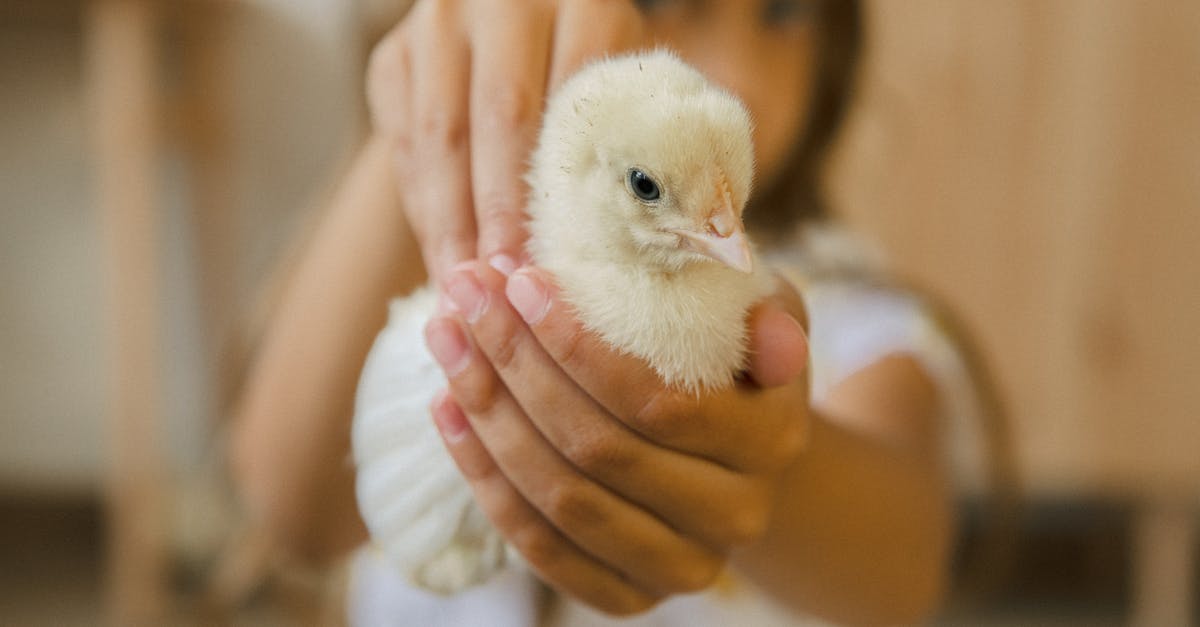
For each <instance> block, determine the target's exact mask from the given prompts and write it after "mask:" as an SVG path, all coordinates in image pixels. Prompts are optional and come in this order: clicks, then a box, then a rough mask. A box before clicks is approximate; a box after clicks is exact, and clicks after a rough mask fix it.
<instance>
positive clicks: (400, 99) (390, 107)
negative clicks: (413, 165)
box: [367, 24, 412, 148]
mask: <svg viewBox="0 0 1200 627" xmlns="http://www.w3.org/2000/svg"><path fill="white" fill-rule="evenodd" d="M408 41H409V40H408V38H407V31H406V29H405V28H404V24H401V25H400V26H397V27H396V28H394V29H392V31H391V32H390V33H388V34H387V36H386V37H384V38H383V39H382V40H381V41H380V42H379V44H377V45H376V46H375V48H374V50H372V51H371V59H370V61H369V62H368V64H367V102H368V104H369V105H370V106H369V109H370V111H371V125H372V127H373V128H374V129H375V130H377V131H379V132H380V133H382V134H383V135H385V136H387V137H388V138H389V139H391V140H393V141H395V142H397V143H403V144H404V145H403V146H397V148H404V147H406V145H407V134H408V128H407V127H408V121H409V100H410V98H409V96H410V95H411V94H412V59H411V58H410V56H409V49H408Z"/></svg>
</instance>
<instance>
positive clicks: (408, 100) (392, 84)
mask: <svg viewBox="0 0 1200 627" xmlns="http://www.w3.org/2000/svg"><path fill="white" fill-rule="evenodd" d="M644 31H645V29H644V25H643V17H642V15H641V13H640V12H639V11H638V9H637V7H636V6H635V4H634V3H633V2H625V1H616V2H614V1H611V0H561V1H554V0H530V1H523V2H503V1H497V0H420V1H419V2H417V3H416V5H415V6H414V7H413V8H412V10H411V11H410V12H409V14H408V15H407V16H406V17H405V19H404V20H403V21H402V22H401V23H400V24H399V25H398V26H397V27H396V28H395V29H394V30H393V31H392V32H391V33H389V34H388V35H387V37H385V38H384V40H383V41H382V42H381V43H380V44H379V45H378V46H377V47H376V49H375V50H374V51H373V53H372V56H371V62H370V66H369V68H368V73H367V75H368V77H367V96H368V103H369V105H370V108H371V114H372V118H373V122H374V125H375V129H376V132H377V133H380V134H382V135H383V136H385V137H386V138H387V140H388V141H389V142H390V143H391V145H392V147H393V152H394V155H395V159H394V161H395V170H396V177H397V182H398V184H399V187H400V195H401V201H402V202H403V204H404V211H405V214H406V217H407V218H408V220H409V223H410V225H411V226H412V229H413V232H414V234H415V235H416V237H417V240H418V243H419V245H420V247H421V252H422V255H423V258H424V260H425V266H426V269H427V270H428V272H429V274H430V276H431V277H433V278H434V280H435V281H440V280H442V279H444V278H445V276H446V274H447V272H448V271H449V269H450V268H451V267H453V266H454V264H455V263H457V262H459V261H462V260H465V259H472V258H475V257H476V256H479V257H481V258H487V257H489V256H492V255H494V254H497V253H505V254H507V255H508V256H509V257H510V258H519V257H520V256H521V252H522V250H521V246H522V244H523V243H524V240H525V231H524V228H523V223H524V213H523V210H524V206H525V194H526V190H525V186H524V183H523V180H522V177H523V175H524V173H525V168H526V162H527V158H528V156H529V153H530V151H531V150H532V147H533V143H534V141H535V139H536V133H537V129H538V126H539V124H540V122H541V113H542V107H543V100H544V98H545V95H546V94H547V93H548V92H549V91H550V90H552V89H553V88H554V87H555V86H557V85H558V84H559V83H560V82H562V80H563V79H564V78H566V77H567V76H569V75H570V74H571V73H572V72H573V71H574V70H575V69H576V68H578V67H579V66H580V65H581V64H583V63H584V62H586V61H588V60H590V59H592V58H595V57H599V56H602V55H604V54H614V53H618V52H621V51H624V50H629V49H631V48H633V47H635V46H637V45H639V44H640V43H642V38H643V33H644Z"/></svg>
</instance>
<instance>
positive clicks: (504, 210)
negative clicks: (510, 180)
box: [475, 188, 525, 224]
mask: <svg viewBox="0 0 1200 627" xmlns="http://www.w3.org/2000/svg"><path fill="white" fill-rule="evenodd" d="M522 198H523V196H522V194H521V190H519V189H517V188H513V189H494V190H488V191H483V192H481V193H480V194H479V196H478V197H477V198H476V201H475V205H476V210H477V212H478V214H479V218H480V220H481V221H482V222H483V223H484V224H495V223H497V222H502V221H505V220H509V219H511V218H513V217H514V216H519V215H520V214H521V212H522V211H524V208H525V204H524V201H523V200H522Z"/></svg>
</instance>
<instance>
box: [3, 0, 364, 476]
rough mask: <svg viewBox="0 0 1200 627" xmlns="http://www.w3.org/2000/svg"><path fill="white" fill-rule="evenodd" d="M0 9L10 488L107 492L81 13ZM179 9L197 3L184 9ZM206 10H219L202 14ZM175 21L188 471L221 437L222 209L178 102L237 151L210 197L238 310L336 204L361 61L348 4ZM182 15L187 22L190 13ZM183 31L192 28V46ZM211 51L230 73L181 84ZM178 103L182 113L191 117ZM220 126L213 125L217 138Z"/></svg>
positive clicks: (180, 333) (172, 245) (167, 280)
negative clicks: (203, 280)
mask: <svg viewBox="0 0 1200 627" xmlns="http://www.w3.org/2000/svg"><path fill="white" fill-rule="evenodd" d="M68 4H70V3H63V4H61V6H60V3H52V4H50V5H45V4H44V3H40V2H37V1H35V0H21V1H19V2H16V3H13V4H4V3H2V2H0V86H2V87H0V147H3V151H0V489H18V490H38V491H66V492H81V491H84V492H86V491H90V490H93V489H95V488H96V486H97V485H99V480H100V472H101V468H102V464H103V455H104V453H103V451H104V445H105V437H106V433H105V430H104V424H105V422H104V414H105V411H106V409H107V407H108V405H107V399H106V394H107V393H108V391H109V387H108V386H109V384H110V383H111V372H110V370H109V368H110V361H109V359H110V356H109V355H107V354H106V348H107V343H106V341H105V340H104V334H105V333H107V332H108V331H109V330H110V329H109V326H108V325H107V324H106V321H105V316H104V311H105V307H106V306H107V301H106V294H105V286H106V282H105V279H106V277H105V276H104V274H103V269H104V267H105V266H104V263H103V262H104V259H103V255H104V252H105V251H104V247H103V245H102V240H101V232H100V226H101V225H100V222H99V217H100V216H99V212H98V208H97V206H96V200H95V196H94V191H95V190H94V186H93V183H94V180H93V173H94V169H93V165H94V163H93V161H92V150H93V148H94V146H93V145H92V144H91V143H90V142H89V139H90V138H89V134H88V129H87V124H88V123H89V122H90V119H89V111H88V110H87V106H86V103H87V100H86V97H87V92H86V89H85V82H86V81H85V78H86V77H85V70H86V66H85V65H84V63H83V54H84V46H83V33H82V32H81V20H80V18H79V15H78V12H77V11H76V7H68V6H67V5H68ZM180 6H182V5H180ZM189 6H192V7H200V8H203V7H205V6H210V7H212V6H216V5H211V4H206V3H192V4H191V5H189ZM224 6H226V7H228V8H227V9H225V10H218V11H213V12H211V13H208V15H207V18H206V19H205V20H204V21H200V19H201V18H202V17H204V16H201V15H199V14H194V15H184V16H183V18H184V19H186V20H187V24H188V25H189V28H190V29H189V28H183V27H181V25H180V23H178V22H174V23H173V22H171V21H170V18H171V16H169V15H168V19H167V21H166V22H165V23H164V28H163V29H162V32H161V38H160V43H161V45H162V48H161V52H162V57H161V58H160V59H159V62H160V63H161V64H162V65H161V69H162V73H163V76H164V81H163V84H162V85H161V86H160V87H161V88H162V90H163V91H162V95H163V98H164V109H165V111H166V114H165V115H164V119H163V120H162V121H161V123H162V127H163V129H164V130H165V131H166V132H165V133H164V142H163V145H162V150H161V162H160V164H159V165H160V169H159V172H158V174H159V181H158V182H159V184H160V188H159V191H160V193H159V197H158V200H159V209H160V211H161V227H162V228H161V232H160V237H161V243H162V250H161V251H160V253H161V257H162V265H163V267H162V270H161V273H160V276H161V280H162V282H163V284H164V285H163V286H162V288H161V289H162V291H161V293H162V294H163V302H162V312H161V315H162V318H163V320H162V329H163V332H162V338H161V342H160V345H161V346H162V348H163V350H164V352H165V355H164V358H163V359H162V361H161V363H162V364H163V371H162V379H161V380H160V381H159V384H160V385H161V387H162V388H163V390H162V398H163V399H164V407H163V410H164V415H163V417H162V420H163V426H164V438H165V440H166V443H167V445H168V446H169V448H170V453H171V457H172V459H173V460H174V461H175V462H176V466H175V470H176V471H177V472H179V473H180V474H183V475H187V474H188V473H190V472H191V471H193V470H194V469H195V467H196V466H197V465H198V464H200V463H201V462H202V461H203V457H204V455H205V452H206V451H207V450H209V446H210V444H209V443H210V442H211V441H212V433H213V429H212V421H213V419H214V412H215V409H216V408H215V407H214V405H213V401H212V398H211V394H210V391H211V389H212V386H211V384H210V380H211V378H212V376H211V373H209V372H207V369H206V364H207V363H209V361H210V360H211V359H212V358H213V357H214V356H215V354H216V347H215V346H213V343H212V342H211V341H210V338H209V336H207V335H206V329H205V328H204V324H205V314H206V310H207V308H208V307H209V306H210V305H209V304H207V303H204V302H203V300H202V293H203V292H202V288H201V286H200V284H199V280H198V267H197V264H196V260H197V257H198V252H199V251H200V250H201V248H202V242H200V241H198V239H197V237H198V233H202V232H205V231H206V229H207V228H208V226H211V224H210V223H211V222H212V221H213V220H214V219H215V218H216V217H215V216H214V215H211V214H209V213H207V212H206V211H204V210H200V211H198V212H196V213H193V209H194V205H193V201H194V200H195V199H196V196H195V194H196V193H197V192H196V184H197V180H196V179H195V174H196V172H194V171H193V170H191V168H190V161H189V160H190V158H191V155H190V154H189V153H188V150H187V149H186V148H185V147H184V145H183V142H182V140H183V137H184V136H185V134H184V133H183V132H180V131H181V127H180V125H179V124H178V122H179V119H178V118H177V117H175V116H177V115H179V114H180V113H181V112H183V111H186V104H187V103H186V102H183V103H181V102H179V99H180V97H181V96H183V97H191V96H194V95H196V94H197V93H198V94H199V95H200V96H203V97H205V98H208V99H209V100H208V102H211V103H215V105H216V106H218V107H219V108H220V111H219V112H218V113H217V114H216V115H215V118H216V119H218V120H221V121H222V122H223V123H225V124H228V126H227V127H226V128H224V129H217V130H223V131H224V133H223V134H222V136H223V137H227V138H229V139H230V143H229V144H228V146H227V148H228V150H227V151H225V152H223V153H221V154H220V156H219V160H220V163H219V164H218V167H217V168H216V170H217V171H218V172H219V174H220V175H221V176H220V177H219V178H218V180H217V181H215V183H214V184H213V185H212V186H213V188H215V189H216V192H215V194H216V197H217V198H219V199H220V200H221V201H222V202H225V203H227V204H226V206H225V209H226V213H225V214H224V219H225V220H226V221H227V223H228V226H230V227H231V231H232V232H233V233H234V235H233V237H232V238H231V241H230V242H228V245H227V246H225V247H224V249H223V251H224V253H223V254H226V255H228V256H229V259H226V260H225V263H224V264H223V265H219V266H218V267H223V268H225V269H227V270H228V276H227V277H226V279H227V281H228V283H229V290H228V292H227V294H228V295H229V297H230V299H231V301H232V302H231V303H229V304H228V307H229V308H230V309H233V310H235V311H245V310H246V309H248V308H249V307H250V306H251V303H252V301H253V300H254V298H255V297H256V295H257V293H258V291H259V289H260V287H261V284H262V282H263V280H264V278H265V277H266V276H267V275H268V274H269V273H270V272H271V271H272V270H273V268H274V266H275V264H276V263H277V261H278V256H279V253H280V248H281V246H282V245H284V243H285V242H288V241H289V240H291V239H292V238H293V236H294V234H295V232H296V231H297V228H298V225H299V224H301V223H303V221H304V218H305V215H306V214H307V212H308V211H309V210H311V208H312V207H313V205H314V203H315V202H317V200H318V198H319V197H320V196H321V194H322V193H324V192H325V191H326V190H327V188H328V187H329V185H331V182H332V180H333V178H334V177H336V175H337V172H338V170H339V167H340V166H341V164H342V163H343V162H344V160H345V159H346V157H347V154H348V152H349V151H350V149H351V148H352V145H353V143H354V142H355V140H356V136H355V133H356V131H357V124H358V123H359V119H358V116H359V113H360V98H359V97H358V93H359V91H358V82H359V81H358V78H357V77H358V70H357V69H356V68H357V66H358V63H359V57H360V49H359V46H358V43H357V42H358V34H357V31H356V30H355V28H354V25H355V21H354V19H355V16H354V13H353V11H352V10H351V5H349V4H348V3H343V2H327V1H324V0H304V1H303V2H301V1H296V0H254V1H252V2H244V3H240V4H228V5H224ZM175 17H179V15H176V16H175ZM181 33H185V34H188V36H187V37H182V38H180V37H179V35H180V34H181ZM197 47H202V48H203V49H204V50H206V51H207V53H208V54H209V60H211V61H212V62H213V63H215V64H217V65H218V66H219V68H220V72H219V75H218V76H216V78H215V80H213V81H212V82H211V83H208V84H207V85H205V86H204V87H205V89H201V90H199V91H198V92H193V93H191V94H189V93H188V92H187V91H186V90H184V89H179V87H180V86H179V84H178V83H174V84H173V83H172V81H173V80H174V81H179V80H181V79H183V78H184V77H191V76H192V74H189V72H190V71H191V70H189V68H188V67H187V61H185V60H184V59H188V58H192V57H191V56H189V55H191V54H192V52H194V51H195V48H197ZM177 105H179V106H178V107H177ZM208 130H209V131H213V130H214V129H208Z"/></svg>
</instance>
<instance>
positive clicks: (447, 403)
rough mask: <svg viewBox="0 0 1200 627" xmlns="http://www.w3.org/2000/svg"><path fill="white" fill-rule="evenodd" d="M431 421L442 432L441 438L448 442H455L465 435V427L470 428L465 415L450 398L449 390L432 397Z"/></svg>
mask: <svg viewBox="0 0 1200 627" xmlns="http://www.w3.org/2000/svg"><path fill="white" fill-rule="evenodd" d="M431 406H432V408H433V412H432V413H433V422H434V424H436V425H437V428H438V431H439V432H440V433H441V434H442V438H443V439H445V440H446V441H447V442H449V443H450V444H455V443H457V442H459V441H461V440H462V439H463V437H464V436H466V435H467V429H469V428H471V425H470V423H468V422H467V417H466V416H465V415H464V414H463V413H462V410H461V409H459V408H458V403H455V402H454V400H453V399H451V398H450V390H442V391H441V392H438V393H437V395H436V396H434V397H433V403H431Z"/></svg>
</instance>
